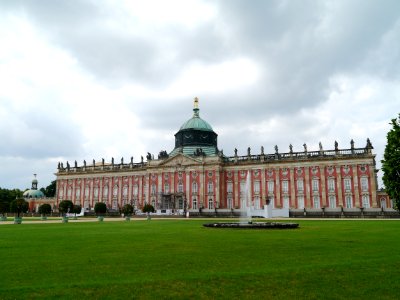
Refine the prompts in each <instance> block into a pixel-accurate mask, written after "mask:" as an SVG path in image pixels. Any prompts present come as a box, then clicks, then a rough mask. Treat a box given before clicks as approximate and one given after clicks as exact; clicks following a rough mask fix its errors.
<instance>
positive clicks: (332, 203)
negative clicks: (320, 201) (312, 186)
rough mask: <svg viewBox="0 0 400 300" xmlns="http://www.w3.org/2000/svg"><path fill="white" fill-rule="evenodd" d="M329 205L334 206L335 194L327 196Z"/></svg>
mask: <svg viewBox="0 0 400 300" xmlns="http://www.w3.org/2000/svg"><path fill="white" fill-rule="evenodd" d="M329 207H330V208H336V197H335V196H329Z"/></svg>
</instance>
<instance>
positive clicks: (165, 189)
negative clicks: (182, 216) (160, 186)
mask: <svg viewBox="0 0 400 300" xmlns="http://www.w3.org/2000/svg"><path fill="white" fill-rule="evenodd" d="M164 193H165V194H169V184H168V183H166V184H164Z"/></svg>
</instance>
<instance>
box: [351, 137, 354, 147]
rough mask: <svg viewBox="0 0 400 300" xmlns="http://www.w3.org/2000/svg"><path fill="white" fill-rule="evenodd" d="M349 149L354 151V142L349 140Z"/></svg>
mask: <svg viewBox="0 0 400 300" xmlns="http://www.w3.org/2000/svg"><path fill="white" fill-rule="evenodd" d="M350 147H351V149H354V141H353V139H351V141H350Z"/></svg>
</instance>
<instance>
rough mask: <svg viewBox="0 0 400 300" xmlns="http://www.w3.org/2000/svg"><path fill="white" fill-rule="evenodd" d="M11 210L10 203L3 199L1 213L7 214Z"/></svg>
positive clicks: (0, 204)
mask: <svg viewBox="0 0 400 300" xmlns="http://www.w3.org/2000/svg"><path fill="white" fill-rule="evenodd" d="M9 211H10V204H9V203H8V202H5V201H2V202H0V214H3V215H4V214H5V213H8V212H9Z"/></svg>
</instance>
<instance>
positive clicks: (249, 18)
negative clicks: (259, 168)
mask: <svg viewBox="0 0 400 300" xmlns="http://www.w3.org/2000/svg"><path fill="white" fill-rule="evenodd" d="M399 37H400V1H398V0H393V1H391V0H385V1H381V0H376V1H374V0H370V1H365V0H358V1H357V0H343V1H340V0H332V1H315V0H313V1H306V0H303V1H284V0H282V1H272V0H271V1H256V0H253V1H244V0H243V1H234V0H229V1H207V0H203V1H201V0H182V1H175V0H168V1H151V0H146V1H134V0H129V1H128V0H126V1H123V0H120V1H111V0H110V1H107V0H104V1H98V0H96V1H95V0H93V1H90V0H73V1H61V0H60V1H56V0H36V1H33V0H32V1H29V0H26V1H18V0H2V1H0V143H1V144H0V187H2V188H20V189H25V188H27V187H29V186H30V182H31V180H32V177H33V175H32V174H33V173H37V174H38V180H39V187H42V186H47V185H48V184H50V182H51V181H52V180H54V179H55V176H54V172H55V171H56V167H57V163H58V162H59V161H63V162H64V164H65V162H66V161H67V160H68V161H70V162H73V161H74V160H77V161H78V163H79V164H82V162H83V160H84V159H85V160H86V161H92V159H95V160H101V158H105V159H106V161H110V160H111V157H114V158H115V159H116V161H119V160H120V159H121V157H124V158H125V161H127V160H129V159H130V157H131V156H133V157H134V161H140V156H142V155H143V156H145V155H146V153H147V152H151V153H154V154H155V155H157V153H158V152H159V151H160V150H167V151H171V150H172V149H173V147H174V134H175V133H176V132H177V131H178V129H179V127H180V126H181V124H182V123H183V122H184V121H186V120H187V119H189V118H190V117H191V116H192V108H193V98H194V97H195V96H197V97H199V99H200V115H201V117H202V118H203V119H205V120H206V121H208V122H209V123H210V124H211V125H212V126H213V128H214V130H215V131H216V132H217V133H218V135H219V137H218V138H219V140H218V143H219V148H220V149H223V151H224V154H226V155H233V151H234V148H235V147H236V148H237V149H238V152H239V155H241V154H242V155H244V154H245V153H246V149H247V147H251V148H252V153H259V151H260V150H259V149H260V147H261V146H264V148H265V152H268V153H272V152H273V151H274V146H275V145H278V147H279V150H280V151H281V152H287V151H288V145H289V144H290V143H291V144H293V148H294V151H302V150H303V146H302V145H303V144H304V143H307V145H308V149H309V150H316V149H318V143H319V142H320V141H321V142H322V144H323V146H324V149H332V148H333V145H334V142H335V140H337V141H338V143H339V147H340V148H349V147H350V140H351V139H352V138H353V139H354V141H355V146H356V147H364V146H365V144H366V139H367V138H368V137H369V138H370V139H371V142H372V144H373V146H374V152H375V153H376V155H377V157H376V158H377V162H378V167H379V165H380V164H379V161H380V160H381V159H382V155H383V150H384V147H385V143H386V133H387V131H388V130H389V125H388V123H389V121H390V119H392V118H395V117H396V116H397V114H398V113H399V112H400V38H399Z"/></svg>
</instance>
